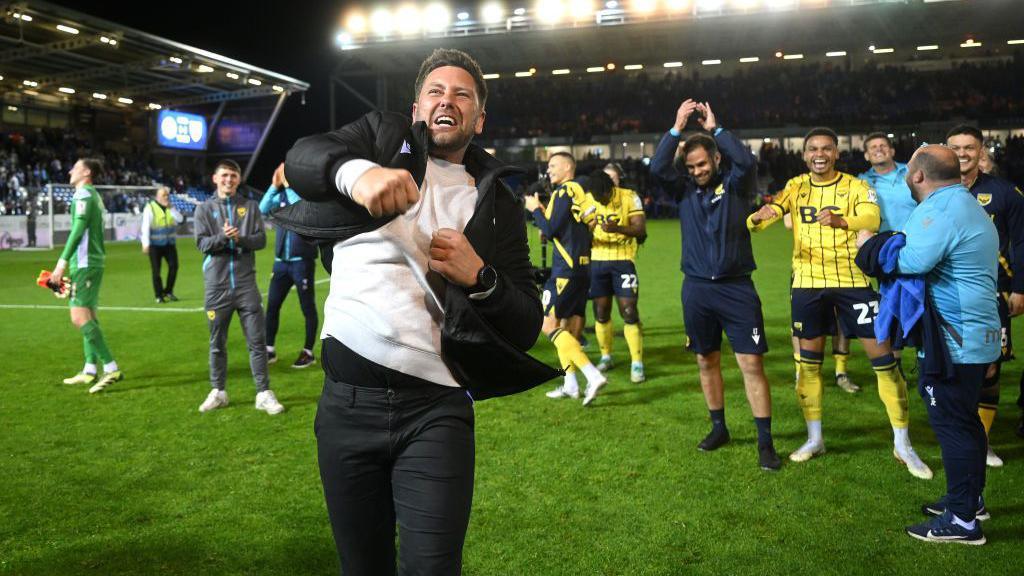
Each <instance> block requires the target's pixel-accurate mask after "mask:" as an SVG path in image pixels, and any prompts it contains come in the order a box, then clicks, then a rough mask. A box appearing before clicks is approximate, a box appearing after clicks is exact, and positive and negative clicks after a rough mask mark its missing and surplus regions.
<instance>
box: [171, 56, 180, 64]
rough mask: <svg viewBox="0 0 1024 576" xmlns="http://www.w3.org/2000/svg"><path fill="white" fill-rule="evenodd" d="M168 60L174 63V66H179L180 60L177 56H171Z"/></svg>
mask: <svg viewBox="0 0 1024 576" xmlns="http://www.w3.org/2000/svg"><path fill="white" fill-rule="evenodd" d="M168 60H170V61H171V62H174V63H175V64H181V58H178V57H177V56H171V57H170V58H168Z"/></svg>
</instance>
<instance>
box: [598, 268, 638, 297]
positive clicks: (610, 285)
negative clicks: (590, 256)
mask: <svg viewBox="0 0 1024 576" xmlns="http://www.w3.org/2000/svg"><path fill="white" fill-rule="evenodd" d="M612 294H614V295H615V296H616V297H618V298H636V297H638V296H639V294H640V282H639V281H638V280H637V276H636V265H635V264H633V262H631V261H630V260H591V262H590V297H591V298H602V297H605V296H611V295H612Z"/></svg>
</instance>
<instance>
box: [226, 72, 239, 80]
mask: <svg viewBox="0 0 1024 576" xmlns="http://www.w3.org/2000/svg"><path fill="white" fill-rule="evenodd" d="M224 75H225V76H227V77H228V78H231V79H232V80H238V74H235V73H234V72H228V73H227V74H224Z"/></svg>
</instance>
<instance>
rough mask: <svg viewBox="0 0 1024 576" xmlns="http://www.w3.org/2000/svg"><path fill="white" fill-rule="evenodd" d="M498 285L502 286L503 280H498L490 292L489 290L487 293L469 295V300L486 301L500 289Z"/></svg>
mask: <svg viewBox="0 0 1024 576" xmlns="http://www.w3.org/2000/svg"><path fill="white" fill-rule="evenodd" d="M498 284H501V278H498V279H497V281H495V283H494V286H491V289H490V290H487V291H486V292H473V293H472V294H470V295H469V299H470V300H485V299H486V298H487V297H488V296H490V295H491V294H494V291H495V290H497V289H498Z"/></svg>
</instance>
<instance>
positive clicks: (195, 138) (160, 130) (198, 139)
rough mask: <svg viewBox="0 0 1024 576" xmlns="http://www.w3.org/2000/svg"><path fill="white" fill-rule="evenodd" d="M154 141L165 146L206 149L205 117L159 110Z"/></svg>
mask: <svg viewBox="0 0 1024 576" xmlns="http://www.w3.org/2000/svg"><path fill="white" fill-rule="evenodd" d="M156 124H157V135H156V141H157V144H159V145H160V146H164V147H167V148H184V149H187V150H206V118H204V117H203V116H200V115H198V114H188V113H186V112H175V111H174V110H161V111H160V114H159V115H158V116H157V119H156Z"/></svg>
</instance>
